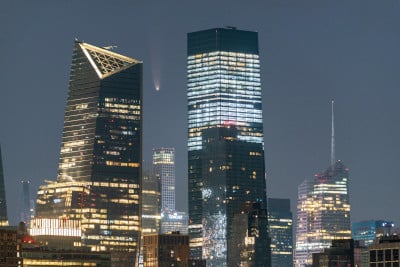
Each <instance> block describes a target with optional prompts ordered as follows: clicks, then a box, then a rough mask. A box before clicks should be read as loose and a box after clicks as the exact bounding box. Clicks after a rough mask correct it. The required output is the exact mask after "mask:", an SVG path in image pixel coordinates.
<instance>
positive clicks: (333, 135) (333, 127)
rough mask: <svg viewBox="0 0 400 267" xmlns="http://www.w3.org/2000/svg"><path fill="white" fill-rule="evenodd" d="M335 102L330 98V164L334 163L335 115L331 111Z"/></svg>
mask: <svg viewBox="0 0 400 267" xmlns="http://www.w3.org/2000/svg"><path fill="white" fill-rule="evenodd" d="M334 103H335V101H334V100H332V102H331V104H332V133H331V166H333V164H335V117H334V112H333V104H334Z"/></svg>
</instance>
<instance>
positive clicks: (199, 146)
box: [187, 27, 270, 267]
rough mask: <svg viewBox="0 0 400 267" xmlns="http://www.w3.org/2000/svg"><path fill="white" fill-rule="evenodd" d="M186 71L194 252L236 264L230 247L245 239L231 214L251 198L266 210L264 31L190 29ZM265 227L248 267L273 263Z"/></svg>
mask: <svg viewBox="0 0 400 267" xmlns="http://www.w3.org/2000/svg"><path fill="white" fill-rule="evenodd" d="M187 75H188V85H187V86H188V92H187V94H188V128H189V129H188V150H189V151H188V176H189V236H190V249H191V257H192V258H195V259H200V258H203V259H205V260H206V261H207V266H236V265H237V264H241V263H239V262H232V261H233V260H234V258H235V257H233V255H231V254H232V253H235V252H233V251H229V250H228V247H232V242H241V241H239V240H237V238H235V236H234V235H235V233H234V232H233V231H232V229H231V224H232V221H233V215H234V214H239V213H240V212H241V211H244V210H246V209H247V208H246V207H247V206H248V205H249V204H251V203H258V204H260V205H259V208H258V210H259V212H260V214H261V213H264V211H266V208H267V207H266V203H267V201H266V184H265V174H264V173H265V166H264V147H263V145H264V144H263V123H262V103H261V102H262V101H261V81H260V59H259V54H258V34H257V33H256V32H251V31H243V30H237V29H236V28H234V27H228V28H215V29H209V30H204V31H199V32H192V33H189V34H188V58H187ZM262 210H264V211H262ZM265 214H266V212H265ZM246 221H247V222H250V221H252V222H253V223H254V220H250V219H249V220H246ZM258 222H259V221H257V223H258ZM262 225H264V224H262ZM265 226H267V221H265ZM250 228H251V227H250V226H249V227H248V229H250ZM266 228H267V227H263V226H262V227H260V232H259V235H258V236H257V237H256V236H252V237H250V238H252V239H253V241H254V242H255V248H257V249H255V250H256V251H258V252H257V253H255V254H254V255H252V257H249V258H247V263H246V264H248V266H253V265H254V264H255V265H254V266H258V267H262V266H269V261H270V258H269V243H268V240H269V238H268V233H267V231H268V230H267V229H266ZM249 236H251V234H249ZM233 247H234V246H233ZM260 251H262V253H260ZM230 253H231V254H230ZM261 254H263V255H261Z"/></svg>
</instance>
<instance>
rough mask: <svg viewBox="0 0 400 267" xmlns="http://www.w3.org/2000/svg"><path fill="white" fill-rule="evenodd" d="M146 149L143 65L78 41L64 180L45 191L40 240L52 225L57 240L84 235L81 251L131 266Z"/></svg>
mask: <svg viewBox="0 0 400 267" xmlns="http://www.w3.org/2000/svg"><path fill="white" fill-rule="evenodd" d="M141 146H142V63H141V62H140V61H138V60H135V59H133V58H130V57H126V56H123V55H120V54H117V53H115V52H112V51H111V50H109V49H108V48H100V47H96V46H93V45H90V44H87V43H84V42H80V41H75V44H74V49H73V56H72V64H71V75H70V82H69V93H68V100H67V106H66V109H65V117H64V130H63V136H62V145H61V155H60V163H59V171H58V178H57V181H56V182H48V183H47V184H46V185H44V186H41V188H40V189H39V192H38V199H37V213H36V218H35V220H34V223H33V227H34V229H35V231H37V234H40V233H42V234H44V232H41V230H40V227H42V229H45V227H44V226H45V225H46V224H48V223H52V224H53V228H52V229H53V230H56V229H59V231H58V233H59V234H66V233H71V235H75V236H76V235H79V234H81V242H82V244H81V245H83V246H88V247H90V248H91V249H92V250H96V251H102V250H106V251H111V252H112V257H113V260H112V261H113V264H115V266H131V265H132V264H133V263H134V258H135V254H136V250H137V248H138V242H139V232H140V208H139V203H140V201H141V200H140V198H141V195H140V190H141V162H142V156H141ZM56 220H59V221H58V222H57V221H56ZM43 225H44V226H43ZM67 226H68V227H72V228H73V229H66V228H68V227H67Z"/></svg>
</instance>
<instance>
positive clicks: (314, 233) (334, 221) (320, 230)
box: [295, 101, 351, 267]
mask: <svg viewBox="0 0 400 267" xmlns="http://www.w3.org/2000/svg"><path fill="white" fill-rule="evenodd" d="M333 114H334V113H333V101H332V136H331V137H332V138H331V144H332V145H331V166H329V168H328V169H327V170H326V171H325V172H322V173H319V174H316V175H315V176H314V177H313V178H311V179H310V178H309V179H305V180H304V181H303V183H301V184H300V185H299V187H298V201H297V225H296V250H295V266H296V267H300V266H308V265H310V264H312V253H318V252H322V251H323V250H324V248H329V247H330V245H331V243H332V240H335V239H350V238H351V230H350V201H349V184H348V177H349V176H348V174H349V169H348V168H347V167H346V166H345V165H344V164H343V163H342V162H341V161H340V160H337V161H336V160H335V146H334V141H335V139H334V136H335V135H334V117H333Z"/></svg>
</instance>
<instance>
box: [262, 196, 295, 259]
mask: <svg viewBox="0 0 400 267" xmlns="http://www.w3.org/2000/svg"><path fill="white" fill-rule="evenodd" d="M268 222H269V229H270V236H271V262H272V265H271V266H272V267H292V266H293V217H292V212H291V210H290V199H281V198H268Z"/></svg>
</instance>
